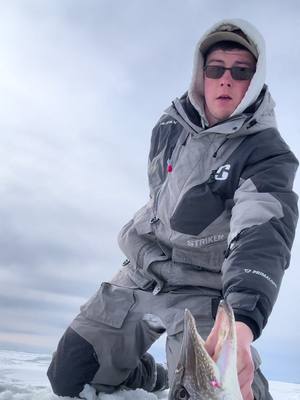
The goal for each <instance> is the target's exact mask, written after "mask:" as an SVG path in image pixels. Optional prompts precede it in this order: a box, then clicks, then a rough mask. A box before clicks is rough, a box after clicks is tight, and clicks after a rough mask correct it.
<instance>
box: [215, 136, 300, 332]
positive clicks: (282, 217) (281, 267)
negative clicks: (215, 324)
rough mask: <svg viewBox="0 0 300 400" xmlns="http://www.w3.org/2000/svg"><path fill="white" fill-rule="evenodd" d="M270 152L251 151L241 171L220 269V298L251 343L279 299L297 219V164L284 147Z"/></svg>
mask: <svg viewBox="0 0 300 400" xmlns="http://www.w3.org/2000/svg"><path fill="white" fill-rule="evenodd" d="M268 146H269V150H270V147H272V145H271V146H270V143H269V144H268ZM269 150H266V149H265V155H264V156H263V152H264V150H261V149H257V151H256V152H253V155H252V157H251V158H250V160H248V162H247V167H246V168H245V169H244V172H243V173H242V176H241V179H240V184H239V187H238V189H237V190H236V191H235V194H234V199H233V200H234V205H233V208H232V215H231V221H230V235H229V247H228V251H227V257H226V258H225V261H224V263H223V266H222V279H223V295H224V297H225V298H226V299H227V301H228V302H229V303H230V304H231V305H232V307H233V310H234V313H235V317H236V320H238V321H243V322H245V323H246V324H248V326H249V327H250V328H251V329H252V331H253V334H254V338H255V339H256V338H257V337H259V336H260V334H261V332H262V329H263V328H264V327H265V325H266V323H267V320H268V317H269V315H270V313H271V311H272V308H273V306H274V303H275V301H276V298H277V296H278V292H279V288H280V284H281V280H282V277H283V274H284V271H285V269H286V268H287V267H288V265H289V262H290V252H291V247H292V244H293V240H294V235H295V229H296V224H297V219H298V210H297V195H296V194H295V193H294V192H293V191H292V187H293V181H294V177H295V173H296V170H297V167H298V161H297V159H296V158H295V156H294V155H293V153H292V152H291V151H290V150H289V149H287V148H286V147H285V148H284V147H283V146H282V148H281V150H280V151H278V149H277V151H276V152H274V151H273V152H272V151H271V152H270V151H269ZM272 153H273V154H272ZM266 154H267V156H266Z"/></svg>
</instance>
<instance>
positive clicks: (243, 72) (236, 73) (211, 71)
mask: <svg viewBox="0 0 300 400" xmlns="http://www.w3.org/2000/svg"><path fill="white" fill-rule="evenodd" d="M227 69H228V70H229V71H230V73H231V76H232V79H234V80H236V81H248V80H250V79H252V77H253V75H254V74H255V70H254V69H252V68H247V67H231V68H226V67H222V66H220V65H206V66H205V67H204V68H203V70H204V71H205V76H206V77H207V78H210V79H219V78H221V76H223V75H224V73H225V71H226V70H227Z"/></svg>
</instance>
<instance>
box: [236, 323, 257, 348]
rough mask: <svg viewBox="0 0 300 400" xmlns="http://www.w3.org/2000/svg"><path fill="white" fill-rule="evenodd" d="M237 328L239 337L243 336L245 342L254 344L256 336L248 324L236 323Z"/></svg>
mask: <svg viewBox="0 0 300 400" xmlns="http://www.w3.org/2000/svg"><path fill="white" fill-rule="evenodd" d="M235 326H236V331H237V335H238V336H239V337H241V336H242V337H243V340H245V341H247V342H249V343H252V342H253V339H254V335H253V332H252V330H251V328H249V326H248V325H247V324H245V323H244V322H241V321H236V323H235Z"/></svg>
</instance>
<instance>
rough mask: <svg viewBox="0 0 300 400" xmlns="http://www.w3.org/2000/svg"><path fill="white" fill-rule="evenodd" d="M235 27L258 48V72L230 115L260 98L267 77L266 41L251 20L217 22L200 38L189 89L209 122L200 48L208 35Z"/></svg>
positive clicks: (192, 100)
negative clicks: (204, 96) (205, 107)
mask: <svg viewBox="0 0 300 400" xmlns="http://www.w3.org/2000/svg"><path fill="white" fill-rule="evenodd" d="M235 29H240V30H241V31H242V32H243V33H244V34H245V35H246V37H247V39H248V40H249V42H250V43H251V45H252V46H253V47H254V48H255V49H256V54H257V64H256V72H255V74H254V76H253V78H252V80H251V83H250V85H249V88H248V90H247V92H246V94H245V96H244V98H243V99H242V101H241V102H240V104H239V105H238V107H237V108H236V109H235V110H234V112H233V113H232V114H231V116H230V117H232V116H235V115H238V114H241V113H243V112H244V110H245V109H246V108H248V107H249V106H250V105H251V104H253V103H254V102H255V101H256V99H257V98H258V96H259V94H260V92H261V90H262V88H263V86H264V83H265V78H266V53H265V42H264V39H263V37H262V35H261V34H260V33H259V32H258V30H257V29H256V28H255V27H254V26H253V25H251V24H250V23H249V22H247V21H245V20H242V19H224V20H222V21H220V22H218V23H217V24H215V25H213V26H212V27H211V28H210V29H209V30H207V31H206V32H205V34H204V35H203V36H202V38H201V39H200V40H199V42H198V43H197V46H196V51H195V56H194V65H193V73H192V81H191V85H190V87H189V90H188V95H189V99H190V101H191V103H192V104H193V106H194V107H195V108H196V110H197V111H198V112H199V114H200V116H201V117H202V119H204V121H205V122H206V124H207V120H206V117H205V113H204V104H203V101H204V99H203V66H204V56H203V54H202V52H201V50H200V47H201V45H202V43H203V42H204V40H205V39H207V37H208V35H210V34H211V33H217V32H223V31H233V30H235Z"/></svg>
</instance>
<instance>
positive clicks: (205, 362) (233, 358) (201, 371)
mask: <svg viewBox="0 0 300 400" xmlns="http://www.w3.org/2000/svg"><path fill="white" fill-rule="evenodd" d="M215 327H216V329H217V332H218V341H217V345H216V352H215V354H216V356H214V358H215V360H213V359H212V357H211V356H210V355H209V354H208V352H207V350H206V348H205V341H204V340H203V339H202V337H201V336H200V335H199V333H198V331H197V328H196V323H195V319H194V317H193V315H192V314H191V312H190V311H189V310H187V309H186V310H185V313H184V332H183V339H182V344H181V350H180V356H179V361H178V364H177V368H176V370H175V374H174V377H173V381H172V383H171V387H170V390H169V397H168V399H169V400H243V397H242V394H241V391H240V386H239V382H238V374H237V344H236V328H235V319H234V314H233V311H232V308H231V306H230V305H229V304H228V303H226V302H225V301H224V300H222V301H221V302H220V305H219V308H218V312H217V316H216V322H215Z"/></svg>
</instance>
